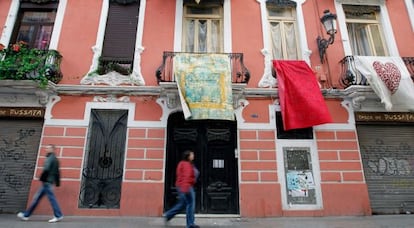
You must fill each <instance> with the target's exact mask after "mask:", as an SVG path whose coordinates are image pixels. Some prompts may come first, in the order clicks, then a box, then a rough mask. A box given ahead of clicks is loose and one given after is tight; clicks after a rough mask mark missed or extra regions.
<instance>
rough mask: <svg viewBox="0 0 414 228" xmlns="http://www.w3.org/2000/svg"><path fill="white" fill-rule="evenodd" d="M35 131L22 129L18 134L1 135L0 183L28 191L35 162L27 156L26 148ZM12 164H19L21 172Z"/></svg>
mask: <svg viewBox="0 0 414 228" xmlns="http://www.w3.org/2000/svg"><path fill="white" fill-rule="evenodd" d="M35 133H36V130H35V129H20V130H18V131H17V132H16V134H10V135H2V136H0V183H4V184H5V186H7V187H9V188H11V189H13V190H15V191H21V190H24V191H26V189H24V188H25V187H28V185H29V184H30V180H31V179H32V173H33V170H34V167H35V164H34V162H33V161H30V160H28V158H27V157H26V156H27V153H26V148H27V146H28V145H27V140H28V139H29V137H32V136H34V135H35ZM13 136H14V138H13ZM11 166H14V167H16V166H17V169H18V170H19V172H16V168H15V169H13V168H11ZM2 191H4V190H2Z"/></svg>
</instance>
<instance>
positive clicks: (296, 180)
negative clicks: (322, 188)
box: [286, 171, 315, 197]
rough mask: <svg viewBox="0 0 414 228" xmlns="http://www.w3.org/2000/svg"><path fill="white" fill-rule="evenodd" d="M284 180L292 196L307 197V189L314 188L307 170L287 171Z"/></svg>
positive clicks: (310, 174) (311, 176)
mask: <svg viewBox="0 0 414 228" xmlns="http://www.w3.org/2000/svg"><path fill="white" fill-rule="evenodd" d="M286 182H287V188H288V191H289V195H290V196H292V197H308V196H309V194H308V190H309V189H315V182H314V180H313V175H312V173H311V172H308V171H288V172H287V174H286Z"/></svg>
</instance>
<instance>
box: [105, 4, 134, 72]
mask: <svg viewBox="0 0 414 228" xmlns="http://www.w3.org/2000/svg"><path fill="white" fill-rule="evenodd" d="M139 6H140V3H139V0H133V1H127V2H125V1H118V0H111V1H110V2H109V9H108V17H107V21H106V28H105V35H104V42H103V46H102V53H101V56H100V59H99V67H98V73H99V74H105V73H108V72H109V71H117V72H119V73H121V74H124V75H128V74H130V73H131V71H132V65H133V59H134V54H135V43H136V35H137V25H138V16H139Z"/></svg>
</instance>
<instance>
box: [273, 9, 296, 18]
mask: <svg viewBox="0 0 414 228" xmlns="http://www.w3.org/2000/svg"><path fill="white" fill-rule="evenodd" d="M267 11H268V13H269V16H270V17H286V18H293V17H294V15H293V10H292V9H291V8H276V7H269V8H267Z"/></svg>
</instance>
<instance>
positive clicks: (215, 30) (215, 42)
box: [209, 20, 221, 52]
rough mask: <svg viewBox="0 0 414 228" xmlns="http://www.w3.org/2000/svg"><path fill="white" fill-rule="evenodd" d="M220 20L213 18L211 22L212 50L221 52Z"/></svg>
mask: <svg viewBox="0 0 414 228" xmlns="http://www.w3.org/2000/svg"><path fill="white" fill-rule="evenodd" d="M219 37H220V21H219V20H213V21H212V22H211V50H209V51H210V52H220V51H221V48H220V38H219Z"/></svg>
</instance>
